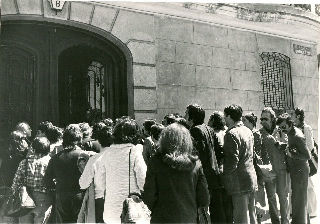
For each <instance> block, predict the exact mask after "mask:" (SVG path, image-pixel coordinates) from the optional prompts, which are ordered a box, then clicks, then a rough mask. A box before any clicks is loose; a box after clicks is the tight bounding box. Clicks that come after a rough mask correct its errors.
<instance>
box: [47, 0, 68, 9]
mask: <svg viewBox="0 0 320 224" xmlns="http://www.w3.org/2000/svg"><path fill="white" fill-rule="evenodd" d="M48 1H49V2H50V5H51V8H52V9H54V10H62V8H63V6H64V3H65V1H60V0H48Z"/></svg>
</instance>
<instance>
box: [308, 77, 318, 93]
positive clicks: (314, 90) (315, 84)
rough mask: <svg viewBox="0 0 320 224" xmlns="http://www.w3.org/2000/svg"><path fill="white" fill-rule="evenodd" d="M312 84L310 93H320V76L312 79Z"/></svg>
mask: <svg viewBox="0 0 320 224" xmlns="http://www.w3.org/2000/svg"><path fill="white" fill-rule="evenodd" d="M311 84H312V85H311V88H310V93H311V94H312V95H319V78H314V79H312V83H311Z"/></svg>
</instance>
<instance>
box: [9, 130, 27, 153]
mask: <svg viewBox="0 0 320 224" xmlns="http://www.w3.org/2000/svg"><path fill="white" fill-rule="evenodd" d="M25 139H26V134H25V133H23V132H21V131H13V132H11V133H10V137H9V151H11V153H15V152H22V151H25V150H27V148H28V144H27V142H26V140H25Z"/></svg>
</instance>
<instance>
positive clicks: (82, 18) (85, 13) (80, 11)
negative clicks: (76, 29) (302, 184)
mask: <svg viewBox="0 0 320 224" xmlns="http://www.w3.org/2000/svg"><path fill="white" fill-rule="evenodd" d="M92 9H93V5H92V4H88V3H80V2H71V12H70V20H74V21H77V22H81V23H89V22H90V16H91V13H92Z"/></svg>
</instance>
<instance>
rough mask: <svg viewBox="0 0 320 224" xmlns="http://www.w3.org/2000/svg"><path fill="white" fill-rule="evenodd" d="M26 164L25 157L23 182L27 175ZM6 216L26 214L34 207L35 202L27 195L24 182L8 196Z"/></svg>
mask: <svg viewBox="0 0 320 224" xmlns="http://www.w3.org/2000/svg"><path fill="white" fill-rule="evenodd" d="M27 165H28V160H27V159H26V165H25V179H24V182H26V177H27ZM5 207H6V211H5V214H6V216H10V217H21V216H24V215H26V214H28V212H29V211H31V210H32V209H34V208H35V207H36V204H35V203H34V201H33V200H32V198H31V197H30V196H29V194H28V192H27V187H26V186H25V183H24V184H23V185H21V186H20V187H19V189H18V190H16V191H15V192H14V194H13V195H11V196H10V197H9V199H8V200H7V202H6V205H5Z"/></svg>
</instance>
